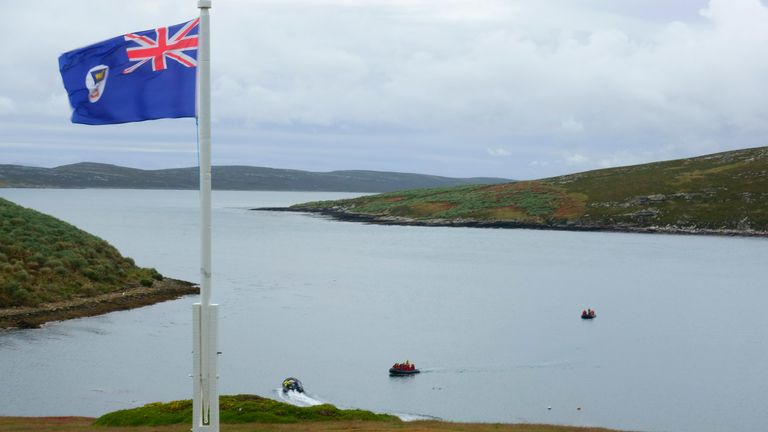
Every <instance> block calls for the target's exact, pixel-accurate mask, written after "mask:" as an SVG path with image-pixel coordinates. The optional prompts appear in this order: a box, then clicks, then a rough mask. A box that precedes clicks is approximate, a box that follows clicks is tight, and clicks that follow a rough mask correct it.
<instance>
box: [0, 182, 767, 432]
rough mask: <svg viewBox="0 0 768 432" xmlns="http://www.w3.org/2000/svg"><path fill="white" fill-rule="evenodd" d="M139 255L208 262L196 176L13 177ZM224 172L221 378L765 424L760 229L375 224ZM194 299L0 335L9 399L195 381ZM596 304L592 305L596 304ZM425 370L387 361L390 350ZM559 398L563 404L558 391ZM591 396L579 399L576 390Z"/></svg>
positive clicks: (188, 269)
mask: <svg viewBox="0 0 768 432" xmlns="http://www.w3.org/2000/svg"><path fill="white" fill-rule="evenodd" d="M0 196H2V197H5V198H8V199H10V200H12V201H15V202H17V203H19V204H22V205H24V206H27V207H32V208H34V209H37V210H40V211H43V212H45V213H48V214H51V215H54V216H56V217H59V218H61V219H64V220H66V221H68V222H70V223H73V224H75V225H77V226H78V227H80V228H83V229H85V230H87V231H90V232H92V233H94V234H96V235H98V236H100V237H102V238H104V239H106V240H108V241H109V242H110V243H112V244H113V245H115V246H116V247H117V248H118V249H120V250H121V252H123V253H124V254H125V255H128V256H131V257H133V258H134V259H135V260H136V262H137V263H138V264H139V265H143V266H153V267H156V268H157V269H158V270H159V271H160V272H162V273H163V274H165V275H168V276H171V277H176V278H181V279H186V280H192V281H195V280H197V272H198V260H199V258H198V219H197V218H198V214H197V206H198V203H197V196H198V195H197V192H194V191H131V190H13V189H0ZM344 196H351V195H349V194H340V193H337V194H333V193H284V192H280V193H278V192H215V193H214V294H213V297H214V300H215V301H216V302H218V303H220V304H221V321H220V331H221V341H220V350H221V351H223V354H222V356H221V362H220V374H221V379H220V384H221V391H222V393H224V394H234V393H257V394H261V395H266V396H270V397H274V398H278V397H279V395H278V392H277V391H276V389H277V388H278V387H279V385H280V382H281V380H282V379H283V378H285V377H287V376H297V377H299V378H300V379H301V380H302V381H303V382H304V385H305V387H306V389H307V391H308V392H309V395H310V396H311V398H312V400H319V401H326V402H330V403H333V404H336V405H339V406H342V407H359V408H364V409H370V410H374V411H378V412H391V413H398V414H412V415H418V416H435V417H439V418H443V419H448V420H459V421H482V422H549V423H566V424H577V425H599V426H607V427H615V428H624V429H632V430H649V431H666V430H669V431H713V432H714V431H723V430H729V431H758V430H768V405H766V402H765V398H766V395H768V368H766V364H768V337H766V333H767V332H766V329H768V310H766V308H768V291H767V290H766V282H765V272H764V269H765V264H766V262H768V248H767V247H766V246H768V243H767V242H766V241H765V240H761V239H738V238H716V237H686V236H668V235H632V234H603V233H568V232H547V231H528V230H481V229H462V228H424V227H392V226H373V225H362V224H356V223H341V222H334V221H330V220H326V219H323V218H320V217H314V216H309V215H302V214H288V213H269V212H253V211H247V210H246V209H247V208H248V207H257V206H279V205H287V204H290V203H295V202H303V201H309V200H317V199H330V198H337V197H344ZM196 300H197V299H196V298H195V297H187V298H183V299H180V300H177V301H171V302H165V303H161V304H158V305H154V306H149V307H145V308H142V309H137V310H132V311H124V312H116V313H111V314H107V315H104V316H100V317H94V318H86V319H80V320H73V321H67V322H62V323H53V324H49V325H47V326H46V327H45V328H43V329H37V330H24V331H13V332H5V333H0V371H2V375H0V389H2V391H0V415H91V416H95V415H100V414H103V413H105V412H107V411H111V410H115V409H120V408H127V407H133V406H137V405H142V404H145V403H148V402H153V401H158V400H173V399H183V398H189V397H191V387H192V383H191V379H190V378H189V373H190V372H191V353H190V351H191V330H190V322H191V304H192V303H193V302H194V301H196ZM586 307H592V308H594V309H596V310H597V312H598V318H597V319H596V320H594V321H592V322H583V321H582V320H581V319H579V313H580V311H581V310H582V309H583V308H586ZM405 359H410V360H412V361H415V362H416V363H417V365H418V366H419V367H421V368H422V369H423V370H424V373H422V374H420V375H419V376H416V377H412V378H405V379H402V378H400V379H393V378H389V377H388V375H387V373H386V370H387V368H388V367H389V366H390V365H391V364H392V363H394V362H395V361H402V360H405ZM548 407H551V409H548ZM579 408H580V409H579Z"/></svg>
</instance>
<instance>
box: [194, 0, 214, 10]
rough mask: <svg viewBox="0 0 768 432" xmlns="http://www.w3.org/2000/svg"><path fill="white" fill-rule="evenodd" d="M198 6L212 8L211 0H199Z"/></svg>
mask: <svg viewBox="0 0 768 432" xmlns="http://www.w3.org/2000/svg"><path fill="white" fill-rule="evenodd" d="M197 7H198V8H200V9H210V8H211V0H197Z"/></svg>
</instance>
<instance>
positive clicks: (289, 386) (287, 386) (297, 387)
mask: <svg viewBox="0 0 768 432" xmlns="http://www.w3.org/2000/svg"><path fill="white" fill-rule="evenodd" d="M289 390H293V391H295V392H299V393H304V386H302V385H301V381H299V380H298V379H296V378H293V377H290V378H286V379H284V380H283V393H288V391H289Z"/></svg>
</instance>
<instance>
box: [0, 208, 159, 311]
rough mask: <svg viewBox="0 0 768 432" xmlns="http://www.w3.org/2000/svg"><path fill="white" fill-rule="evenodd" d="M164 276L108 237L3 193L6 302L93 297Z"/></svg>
mask: <svg viewBox="0 0 768 432" xmlns="http://www.w3.org/2000/svg"><path fill="white" fill-rule="evenodd" d="M160 279H162V276H161V275H160V274H159V273H158V272H157V271H156V270H155V269H149V268H139V267H137V266H136V265H135V264H134V262H133V260H132V259H130V258H126V257H123V256H122V255H121V254H120V252H118V251H117V249H115V248H114V247H112V246H111V245H110V244H109V243H107V242H106V241H104V240H102V239H100V238H98V237H95V236H93V235H91V234H88V233H86V232H84V231H82V230H80V229H78V228H76V227H74V226H72V225H70V224H68V223H66V222H63V221H61V220H58V219H56V218H54V217H51V216H48V215H45V214H42V213H39V212H37V211H34V210H31V209H26V208H24V207H21V206H18V205H16V204H14V203H12V202H10V201H8V200H5V199H2V198H0V307H10V306H35V305H38V304H40V303H44V302H55V301H63V300H69V299H72V298H78V297H90V296H94V295H98V294H102V293H107V292H112V291H116V290H120V289H123V288H126V287H130V286H139V285H144V286H151V285H152V281H153V280H160Z"/></svg>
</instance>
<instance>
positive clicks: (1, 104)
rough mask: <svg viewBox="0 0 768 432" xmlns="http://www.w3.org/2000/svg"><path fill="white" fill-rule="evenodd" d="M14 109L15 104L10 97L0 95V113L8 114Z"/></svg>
mask: <svg viewBox="0 0 768 432" xmlns="http://www.w3.org/2000/svg"><path fill="white" fill-rule="evenodd" d="M15 110H16V107H15V104H14V103H13V101H12V100H11V99H9V98H7V97H3V96H0V115H5V114H10V113H12V112H14V111H15Z"/></svg>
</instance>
